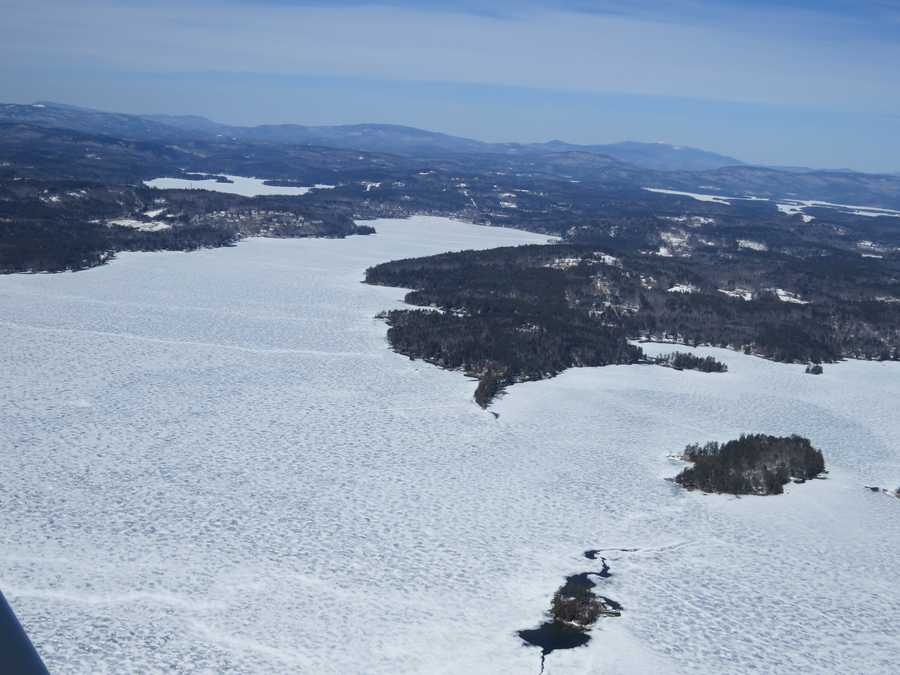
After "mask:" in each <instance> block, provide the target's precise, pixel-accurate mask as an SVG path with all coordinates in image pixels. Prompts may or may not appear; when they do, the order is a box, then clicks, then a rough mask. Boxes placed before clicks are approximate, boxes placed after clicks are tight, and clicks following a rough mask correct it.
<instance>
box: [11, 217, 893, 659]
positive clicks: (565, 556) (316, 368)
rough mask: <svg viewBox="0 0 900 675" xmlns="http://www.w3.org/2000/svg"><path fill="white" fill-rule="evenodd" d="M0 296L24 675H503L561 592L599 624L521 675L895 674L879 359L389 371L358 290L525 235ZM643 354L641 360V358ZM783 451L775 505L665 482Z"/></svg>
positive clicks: (223, 259) (391, 224) (209, 261)
mask: <svg viewBox="0 0 900 675" xmlns="http://www.w3.org/2000/svg"><path fill="white" fill-rule="evenodd" d="M375 227H376V228H377V230H378V234H377V235H375V236H369V237H351V238H348V239H345V240H331V239H318V240H317V239H304V240H269V239H253V240H248V241H245V242H243V243H241V244H240V245H239V246H237V247H234V248H228V249H218V250H210V251H201V252H195V253H143V254H123V255H120V256H119V258H118V259H117V260H115V261H113V262H112V263H111V264H109V265H107V266H104V267H100V268H96V269H92V270H88V271H85V272H78V273H75V274H57V275H31V276H28V275H12V276H0V350H2V355H3V360H2V362H3V365H4V376H3V378H2V379H0V397H2V402H3V405H2V408H0V428H2V430H3V433H2V435H0V457H2V460H3V471H2V473H0V476H2V479H0V480H2V483H0V485H2V489H0V530H2V532H3V537H2V539H0V559H2V566H0V588H2V590H3V591H4V593H5V594H6V596H7V598H8V600H9V601H10V603H11V604H12V605H13V607H14V608H15V609H16V611H17V613H18V614H19V617H20V619H21V620H22V622H23V624H24V625H25V626H26V629H27V630H28V631H29V633H30V635H31V636H32V639H33V640H34V642H35V644H36V646H37V647H38V649H39V651H40V652H41V653H42V655H43V656H44V658H45V659H46V661H47V662H48V665H49V667H50V669H51V671H52V672H54V673H79V674H80V673H85V674H87V673H116V674H120V673H148V672H190V673H224V672H241V673H244V672H246V673H267V674H268V673H293V672H298V673H316V674H321V673H326V674H327V673H334V674H338V673H340V674H346V673H367V674H378V673H385V674H387V673H446V674H448V675H449V674H451V673H452V674H454V675H456V674H458V673H509V674H512V673H516V674H520V673H526V674H528V673H534V674H535V675H537V673H538V670H539V667H540V666H539V662H540V657H539V653H538V651H537V650H535V649H534V648H528V647H525V646H522V644H521V641H520V640H519V639H518V638H517V636H516V631H517V630H519V629H522V628H531V627H534V626H536V625H537V624H538V623H540V621H541V619H542V613H543V612H544V611H545V610H546V609H547V608H548V607H549V602H550V597H551V595H552V593H553V591H554V590H555V589H556V588H557V587H558V586H559V585H560V584H561V583H562V581H563V578H564V577H565V575H567V574H573V573H577V572H583V571H587V570H591V569H595V568H596V565H595V564H592V563H591V562H590V561H587V560H585V559H584V558H583V556H582V552H583V551H584V550H585V549H589V548H590V549H594V548H627V549H637V550H635V551H631V552H610V553H606V554H604V555H606V556H607V557H608V558H609V563H610V566H611V570H612V577H611V578H609V579H607V580H603V582H602V584H603V585H602V588H600V589H598V591H599V592H600V593H602V594H603V595H607V596H609V597H611V598H613V599H615V600H617V601H618V602H620V603H621V604H622V605H623V606H624V611H623V614H622V616H621V617H620V618H615V619H613V618H609V619H601V620H600V621H599V622H598V625H597V627H596V628H595V629H594V631H593V636H594V639H593V640H592V641H591V642H590V643H589V644H588V645H587V646H586V647H582V648H579V649H575V650H571V651H566V652H554V653H553V654H551V655H550V656H549V657H548V659H547V664H546V672H547V673H552V674H559V673H585V672H597V673H645V672H654V673H666V672H684V673H687V672H691V673H694V672H715V673H746V672H762V673H768V672H817V673H833V672H893V671H894V670H895V668H896V663H897V654H898V653H900V636H898V630H897V626H898V625H900V580H898V571H897V570H898V566H897V555H898V542H900V500H897V499H894V498H892V497H888V496H886V495H883V494H875V493H871V492H869V491H867V490H865V489H864V488H863V485H864V484H868V485H880V486H884V487H891V488H896V487H897V485H898V484H900V423H898V420H897V401H898V400H900V364H896V363H890V364H888V363H859V362H847V363H843V364H839V365H834V366H826V367H825V373H824V374H823V375H821V376H818V377H813V376H808V375H804V374H803V369H802V367H799V366H788V365H783V364H775V363H770V362H767V361H763V360H760V359H756V358H753V357H748V356H744V355H742V354H736V353H732V352H727V351H723V350H713V349H705V350H698V351H699V352H702V353H713V354H715V355H716V357H717V358H719V359H721V360H723V361H726V362H727V363H728V365H729V368H730V372H729V373H727V374H723V375H706V374H701V373H694V372H677V371H673V370H670V369H664V368H656V367H649V366H617V367H610V368H601V369H576V370H570V371H568V372H566V373H564V374H563V375H561V376H560V377H557V378H555V379H553V380H549V381H544V382H535V383H527V384H522V385H516V386H514V387H512V388H511V389H510V391H509V393H508V395H507V396H506V397H505V398H503V399H501V400H500V401H499V402H498V403H497V404H496V405H495V406H494V410H496V411H497V412H498V413H499V414H500V417H499V419H496V420H495V419H494V417H493V416H492V415H490V414H488V413H485V412H483V411H481V410H480V409H479V408H478V407H477V406H476V405H475V404H474V403H473V402H472V399H471V396H472V392H473V391H474V386H475V385H474V383H472V382H470V381H467V380H466V379H465V378H464V377H463V376H461V375H459V374H457V373H449V372H444V371H441V370H439V369H437V368H435V367H432V366H429V365H427V364H423V363H420V362H412V361H409V360H408V359H406V358H405V357H402V356H399V355H396V354H393V353H392V352H390V351H389V350H388V349H387V346H386V341H385V325H384V324H383V323H382V322H380V321H378V320H376V319H374V318H373V316H374V315H375V314H376V313H377V312H379V311H381V310H384V309H388V308H392V307H397V306H399V303H400V300H401V298H402V296H403V292H402V291H401V290H398V289H393V288H378V287H372V286H367V285H364V284H361V283H360V280H361V279H362V276H363V271H364V270H365V268H366V267H367V266H370V265H372V264H375V263H378V262H382V261H386V260H391V259H397V258H401V257H409V256H417V255H424V254H430V253H437V252H440V251H445V250H454V249H462V248H486V247H493V246H499V245H510V244H515V243H525V242H540V241H543V240H544V237H541V236H539V235H532V234H528V233H524V232H517V231H511V230H502V229H496V228H482V227H477V226H472V225H465V224H460V223H451V222H449V221H445V220H442V219H426V218H416V219H413V220H410V221H379V222H376V223H375ZM652 349H657V350H663V351H668V350H669V348H668V347H648V350H652ZM744 431H756V432H768V433H778V434H787V433H793V432H796V433H800V434H803V435H807V436H809V437H810V438H811V439H812V441H813V443H814V444H816V445H817V446H819V447H820V448H821V449H822V450H823V451H824V453H825V458H826V462H827V464H828V465H829V469H831V473H830V476H829V478H828V480H824V481H813V482H810V483H807V484H805V485H792V486H788V487H787V494H785V495H783V496H781V497H768V498H742V499H736V498H733V497H723V496H702V495H699V494H694V493H685V492H682V491H680V490H679V489H677V488H676V487H675V486H673V485H672V484H671V483H669V482H666V481H665V480H664V478H665V477H667V476H673V475H674V474H675V473H677V471H678V470H679V468H680V466H679V465H678V464H677V463H676V462H674V461H672V460H669V459H667V455H668V454H669V453H675V452H678V451H680V450H681V449H683V447H684V445H685V444H686V443H688V442H691V441H705V440H725V439H728V438H731V437H734V436H736V435H738V434H739V433H741V432H744Z"/></svg>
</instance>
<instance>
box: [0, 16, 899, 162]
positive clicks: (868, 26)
mask: <svg viewBox="0 0 900 675" xmlns="http://www.w3.org/2000/svg"><path fill="white" fill-rule="evenodd" d="M0 17H3V21H2V22H0V92H2V93H0V98H2V99H3V100H6V101H17V102H30V101H34V100H38V99H48V100H58V101H63V102H67V103H74V104H79V105H87V106H93V107H98V108H102V109H108V110H120V111H125V112H165V113H191V114H200V115H205V116H208V117H211V118H213V119H217V120H219V121H224V122H231V123H240V124H255V123H265V122H298V123H304V124H341V123H355V122H391V123H398V124H409V125H413V126H419V127H424V128H430V129H436V130H439V131H445V132H448V133H455V134H461V135H466V136H471V137H475V138H481V139H485V140H504V141H505V140H522V141H539V140H548V139H552V138H559V139H562V140H566V141H571V142H579V143H603V142H611V141H618V140H625V139H631V140H643V141H657V140H662V141H669V142H672V143H676V144H683V145H694V146H698V147H703V148H707V149H710V150H715V151H718V152H723V153H726V154H730V155H733V156H736V157H739V158H741V159H744V160H747V161H752V162H759V163H771V164H791V165H807V166H817V167H833V168H836V167H848V168H853V169H858V170H872V171H900V0H881V1H873V2H859V1H857V2H847V1H845V0H821V1H819V2H813V1H812V0H792V1H791V0H787V1H782V2H775V1H774V0H757V1H756V2H750V1H748V0H711V1H710V0H704V1H701V0H680V1H679V2H660V1H658V0H632V1H627V0H626V1H613V0H609V1H603V0H601V1H594V2H590V1H587V0H585V1H579V0H547V1H545V2H538V1H537V0H518V1H517V2H511V1H508V0H495V1H493V2H492V1H490V0H487V1H483V2H474V1H473V0H458V1H457V2H447V1H442V0H420V1H419V2H411V1H408V0H393V1H391V0H386V1H384V2H354V1H352V0H337V1H332V2H316V1H314V0H313V1H303V0H217V1H213V0H180V1H175V0H140V1H139V0H78V2H73V1H72V0H0Z"/></svg>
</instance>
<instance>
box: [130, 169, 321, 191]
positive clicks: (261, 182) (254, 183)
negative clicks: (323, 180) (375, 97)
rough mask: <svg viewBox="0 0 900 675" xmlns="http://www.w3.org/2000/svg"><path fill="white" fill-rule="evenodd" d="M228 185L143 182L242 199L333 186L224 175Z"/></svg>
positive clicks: (183, 180)
mask: <svg viewBox="0 0 900 675" xmlns="http://www.w3.org/2000/svg"><path fill="white" fill-rule="evenodd" d="M224 176H225V178H227V179H228V180H230V181H231V182H230V183H220V182H219V181H217V180H216V179H215V178H206V179H203V180H188V179H186V178H154V179H153V180H147V181H144V185H146V186H147V187H152V188H158V189H160V190H209V191H210V192H225V193H227V194H232V195H241V196H243V197H259V196H264V195H291V196H298V195H305V194H306V193H307V192H309V191H311V190H330V189H332V188H333V187H334V185H323V184H317V185H313V186H310V187H305V186H297V187H294V186H278V185H266V180H269V179H267V178H248V177H247V176H229V175H227V174H224Z"/></svg>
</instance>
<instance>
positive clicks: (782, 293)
mask: <svg viewBox="0 0 900 675" xmlns="http://www.w3.org/2000/svg"><path fill="white" fill-rule="evenodd" d="M769 290H771V291H773V292H774V293H775V295H776V296H778V299H779V300H781V301H782V302H792V303H794V304H795V305H808V304H809V301H808V300H801V299H800V296H798V295H797V294H796V293H792V292H791V291H786V290H784V289H783V288H772V289H769Z"/></svg>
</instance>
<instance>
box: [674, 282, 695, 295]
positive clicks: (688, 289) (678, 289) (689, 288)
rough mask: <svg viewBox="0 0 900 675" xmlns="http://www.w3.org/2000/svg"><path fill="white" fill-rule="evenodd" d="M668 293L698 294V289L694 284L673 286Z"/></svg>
mask: <svg viewBox="0 0 900 675" xmlns="http://www.w3.org/2000/svg"><path fill="white" fill-rule="evenodd" d="M668 292H669V293H699V292H700V289H699V288H697V287H696V286H694V284H675V285H674V286H672V287H671V288H670V289H669V290H668Z"/></svg>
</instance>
